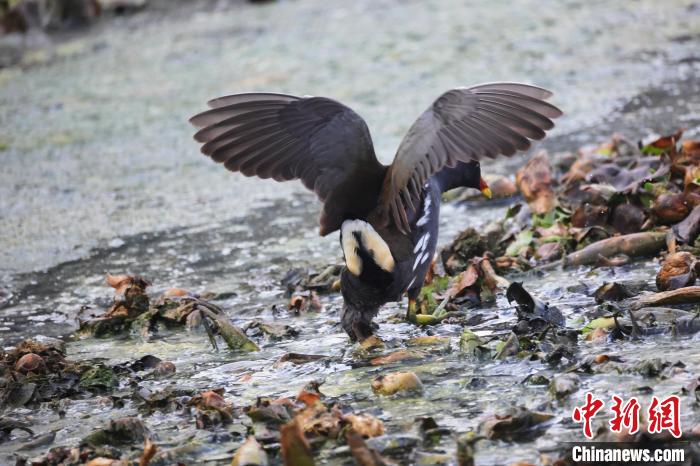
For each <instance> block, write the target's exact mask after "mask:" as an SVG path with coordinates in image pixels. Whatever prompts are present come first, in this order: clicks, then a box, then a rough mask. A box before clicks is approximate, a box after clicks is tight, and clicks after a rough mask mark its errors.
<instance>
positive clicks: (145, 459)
mask: <svg viewBox="0 0 700 466" xmlns="http://www.w3.org/2000/svg"><path fill="white" fill-rule="evenodd" d="M157 452H158V447H157V446H156V444H155V443H153V442H152V441H151V439H150V438H146V443H145V445H144V446H143V453H142V454H141V457H140V458H139V466H148V465H149V464H150V463H151V460H152V459H153V457H154V456H155V454H156V453H157Z"/></svg>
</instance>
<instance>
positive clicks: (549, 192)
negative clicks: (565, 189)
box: [515, 151, 557, 214]
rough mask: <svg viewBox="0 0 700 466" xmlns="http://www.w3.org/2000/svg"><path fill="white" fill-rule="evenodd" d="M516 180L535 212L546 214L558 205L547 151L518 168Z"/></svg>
mask: <svg viewBox="0 0 700 466" xmlns="http://www.w3.org/2000/svg"><path fill="white" fill-rule="evenodd" d="M515 182H516V184H517V185H518V188H519V189H520V192H521V193H522V194H523V197H524V198H525V201H526V202H527V203H528V205H529V206H530V208H531V209H532V211H533V212H534V213H536V214H546V213H547V212H550V211H551V210H553V209H554V207H555V206H556V204H557V200H556V196H555V195H554V190H553V188H552V184H553V180H552V168H551V165H550V163H549V156H548V155H547V152H545V151H542V152H539V153H538V154H536V155H535V156H533V157H532V158H531V159H530V160H529V161H528V162H527V163H526V164H525V166H523V167H522V168H521V169H520V170H518V172H517V174H516V175H515Z"/></svg>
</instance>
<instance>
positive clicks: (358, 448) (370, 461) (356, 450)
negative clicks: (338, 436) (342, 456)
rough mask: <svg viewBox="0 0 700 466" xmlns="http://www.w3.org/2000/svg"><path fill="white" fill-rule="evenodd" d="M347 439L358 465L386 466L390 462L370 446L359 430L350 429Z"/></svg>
mask: <svg viewBox="0 0 700 466" xmlns="http://www.w3.org/2000/svg"><path fill="white" fill-rule="evenodd" d="M345 439H346V441H347V442H348V446H349V447H350V453H351V454H352V458H353V459H354V460H355V464H356V465H358V466H385V465H387V464H388V463H387V462H386V460H384V458H382V456H381V455H380V454H379V453H377V452H376V451H375V450H373V449H371V448H369V447H368V446H367V443H365V440H364V439H363V438H362V436H361V435H360V434H358V433H357V432H353V431H352V430H350V431H348V432H347V434H346V435H345Z"/></svg>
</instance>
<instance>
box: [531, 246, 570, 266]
mask: <svg viewBox="0 0 700 466" xmlns="http://www.w3.org/2000/svg"><path fill="white" fill-rule="evenodd" d="M563 253H564V248H562V246H561V244H559V243H544V244H543V245H542V246H540V247H539V248H537V251H535V258H536V259H539V260H541V261H544V262H550V261H554V260H557V259H560V258H561V256H562V254H563Z"/></svg>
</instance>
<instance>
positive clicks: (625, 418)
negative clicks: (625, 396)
mask: <svg viewBox="0 0 700 466" xmlns="http://www.w3.org/2000/svg"><path fill="white" fill-rule="evenodd" d="M613 401H614V402H615V404H614V405H613V407H612V408H611V409H612V411H613V413H615V417H613V418H612V419H611V420H610V430H611V431H613V432H618V433H619V432H622V428H623V427H624V428H625V429H627V431H628V432H629V433H630V434H636V433H637V432H638V431H639V402H638V401H637V399H636V398H634V397H633V398H631V399H630V400H629V401H628V402H627V403H625V404H624V406H623V405H622V402H623V400H622V398H620V397H619V396H617V395H613Z"/></svg>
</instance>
